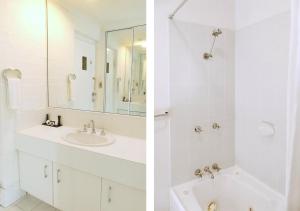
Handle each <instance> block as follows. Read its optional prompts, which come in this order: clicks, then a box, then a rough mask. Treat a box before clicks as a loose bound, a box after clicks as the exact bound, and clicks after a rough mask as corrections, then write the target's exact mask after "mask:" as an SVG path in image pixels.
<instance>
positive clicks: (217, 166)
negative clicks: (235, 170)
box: [211, 163, 221, 172]
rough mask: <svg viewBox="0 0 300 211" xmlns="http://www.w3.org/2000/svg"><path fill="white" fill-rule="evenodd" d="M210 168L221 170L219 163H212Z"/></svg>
mask: <svg viewBox="0 0 300 211" xmlns="http://www.w3.org/2000/svg"><path fill="white" fill-rule="evenodd" d="M211 168H212V170H214V171H216V172H219V171H221V168H220V167H219V165H218V164H217V163H214V164H212V166H211Z"/></svg>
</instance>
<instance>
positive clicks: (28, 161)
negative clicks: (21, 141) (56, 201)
mask: <svg viewBox="0 0 300 211" xmlns="http://www.w3.org/2000/svg"><path fill="white" fill-rule="evenodd" d="M19 172H20V186H21V189H23V190H24V191H26V192H29V193H30V194H32V195H33V196H35V197H37V198H39V199H41V200H43V201H45V202H46V203H48V204H52V192H53V189H52V187H53V186H52V162H51V161H48V160H45V159H42V158H39V157H35V156H31V155H29V154H27V153H23V152H20V153H19Z"/></svg>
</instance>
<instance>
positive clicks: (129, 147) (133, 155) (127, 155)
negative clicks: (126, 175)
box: [18, 125, 146, 164]
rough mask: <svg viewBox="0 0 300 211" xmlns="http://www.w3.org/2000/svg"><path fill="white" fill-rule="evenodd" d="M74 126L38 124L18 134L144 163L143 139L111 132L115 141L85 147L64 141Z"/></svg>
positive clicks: (144, 143) (144, 142)
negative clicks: (104, 144)
mask: <svg viewBox="0 0 300 211" xmlns="http://www.w3.org/2000/svg"><path fill="white" fill-rule="evenodd" d="M74 130H78V129H76V128H71V127H66V126H62V127H59V128H52V127H48V126H42V125H38V126H35V127H32V128H28V129H25V130H21V131H19V132H18V134H20V135H26V136H31V137H34V138H38V139H41V140H45V141H50V142H54V143H57V144H62V145H65V146H69V147H74V148H77V149H81V150H85V151H90V152H94V153H99V154H102V155H107V156H111V157H115V158H119V159H123V160H128V161H131V162H135V163H140V164H146V141H145V140H143V139H137V138H131V137H126V136H121V135H116V134H112V135H113V136H114V138H115V142H114V143H113V144H111V145H108V146H100V147H86V146H79V145H75V144H71V143H68V142H66V141H64V139H63V137H64V136H65V135H66V134H67V133H69V132H72V131H74Z"/></svg>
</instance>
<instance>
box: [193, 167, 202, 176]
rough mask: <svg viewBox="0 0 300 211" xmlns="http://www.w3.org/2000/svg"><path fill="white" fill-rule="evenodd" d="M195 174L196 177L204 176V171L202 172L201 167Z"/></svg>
mask: <svg viewBox="0 0 300 211" xmlns="http://www.w3.org/2000/svg"><path fill="white" fill-rule="evenodd" d="M194 175H195V176H196V177H201V178H202V177H203V172H202V170H201V169H196V170H195V173H194Z"/></svg>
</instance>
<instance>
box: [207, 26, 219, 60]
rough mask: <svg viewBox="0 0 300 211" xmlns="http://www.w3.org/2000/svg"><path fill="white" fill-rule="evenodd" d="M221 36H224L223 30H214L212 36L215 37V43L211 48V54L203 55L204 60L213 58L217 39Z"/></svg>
mask: <svg viewBox="0 0 300 211" xmlns="http://www.w3.org/2000/svg"><path fill="white" fill-rule="evenodd" d="M220 34H222V31H221V29H215V30H213V32H212V36H213V37H214V41H213V43H212V46H211V48H210V51H209V53H208V52H206V53H204V54H203V58H204V59H205V60H209V59H210V58H212V57H213V55H212V51H213V49H214V46H215V42H216V38H217V37H218V36H219V35H220Z"/></svg>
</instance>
